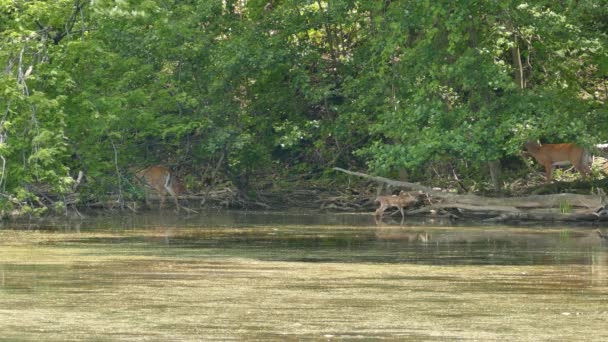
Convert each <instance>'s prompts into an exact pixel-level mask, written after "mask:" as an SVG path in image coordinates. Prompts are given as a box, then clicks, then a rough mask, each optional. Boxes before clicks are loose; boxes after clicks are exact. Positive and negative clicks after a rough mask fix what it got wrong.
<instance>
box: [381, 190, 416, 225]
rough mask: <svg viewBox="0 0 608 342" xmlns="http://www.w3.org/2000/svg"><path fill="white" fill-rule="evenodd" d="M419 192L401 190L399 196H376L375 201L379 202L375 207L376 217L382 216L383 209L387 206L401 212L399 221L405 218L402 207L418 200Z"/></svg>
mask: <svg viewBox="0 0 608 342" xmlns="http://www.w3.org/2000/svg"><path fill="white" fill-rule="evenodd" d="M419 195H420V194H419V193H417V192H416V193H414V194H412V193H411V192H406V191H401V192H399V196H395V195H392V196H378V197H376V202H378V203H380V207H379V208H378V209H376V219H379V218H382V215H383V214H384V211H385V210H386V209H388V208H393V207H395V208H398V209H399V211H400V212H401V221H403V219H405V212H404V211H403V208H407V207H408V206H410V205H412V204H414V203H416V202H418V196H419Z"/></svg>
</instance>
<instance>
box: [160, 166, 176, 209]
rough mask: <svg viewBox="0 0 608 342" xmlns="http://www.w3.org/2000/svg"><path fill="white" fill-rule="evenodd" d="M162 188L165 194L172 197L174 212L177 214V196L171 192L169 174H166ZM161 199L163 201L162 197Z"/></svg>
mask: <svg viewBox="0 0 608 342" xmlns="http://www.w3.org/2000/svg"><path fill="white" fill-rule="evenodd" d="M163 188H164V190H165V191H166V192H168V193H169V195H171V197H173V201H174V202H175V210H176V211H177V212H179V202H178V201H177V195H176V194H175V191H173V187H172V185H171V175H170V174H168V175H167V176H166V177H165V184H163ZM165 194H166V193H165ZM163 199H164V197H163ZM163 202H164V200H163Z"/></svg>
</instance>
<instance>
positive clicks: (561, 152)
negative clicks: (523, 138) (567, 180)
mask: <svg viewBox="0 0 608 342" xmlns="http://www.w3.org/2000/svg"><path fill="white" fill-rule="evenodd" d="M524 148H525V149H526V150H527V151H528V152H529V153H530V154H531V155H532V157H534V159H536V161H537V162H538V163H539V164H541V165H542V166H544V167H545V177H546V179H547V182H549V181H551V178H552V174H553V167H554V166H556V165H568V164H572V165H574V168H575V169H576V170H577V171H578V172H579V173H580V174H581V175H582V176H583V177H587V176H588V175H589V174H590V173H591V168H590V166H591V158H590V156H589V153H588V152H587V150H585V149H584V148H582V147H580V146H578V145H576V144H573V143H564V144H544V145H540V144H538V143H537V142H534V141H527V142H526V143H525V144H524Z"/></svg>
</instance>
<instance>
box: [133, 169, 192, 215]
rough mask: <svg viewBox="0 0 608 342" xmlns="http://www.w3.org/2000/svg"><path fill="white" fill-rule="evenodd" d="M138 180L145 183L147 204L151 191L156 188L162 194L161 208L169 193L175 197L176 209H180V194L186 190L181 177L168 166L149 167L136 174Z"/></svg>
mask: <svg viewBox="0 0 608 342" xmlns="http://www.w3.org/2000/svg"><path fill="white" fill-rule="evenodd" d="M135 176H136V177H137V180H138V181H139V182H140V183H142V184H143V185H145V186H146V187H147V188H148V189H146V204H148V206H149V202H150V200H149V195H150V194H149V191H150V189H153V190H155V191H156V192H157V193H158V195H159V196H160V205H159V209H162V208H163V205H164V204H165V199H166V197H167V194H169V195H171V197H173V201H174V202H175V210H176V211H179V209H180V206H179V202H178V196H179V195H180V194H181V193H183V192H184V190H185V189H184V186H183V185H182V183H181V182H180V181H179V179H178V178H177V177H176V176H175V175H174V174H173V173H172V172H171V170H169V169H168V168H166V167H164V166H161V165H156V166H150V167H147V168H145V169H143V170H141V171H139V172H137V173H136V174H135Z"/></svg>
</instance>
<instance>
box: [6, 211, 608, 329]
mask: <svg viewBox="0 0 608 342" xmlns="http://www.w3.org/2000/svg"><path fill="white" fill-rule="evenodd" d="M596 229H597V227H567V226H554V225H549V224H548V225H544V226H499V225H491V226H488V225H481V224H475V223H457V224H456V223H455V222H449V221H444V222H442V221H432V220H412V219H407V220H406V221H405V223H404V224H402V225H399V224H382V225H377V224H375V223H374V220H373V219H372V217H371V215H360V214H312V213H263V212H230V211H228V212H215V211H213V212H206V213H202V214H198V215H190V216H175V215H174V214H172V213H170V212H167V213H162V214H141V215H115V216H102V217H93V216H92V217H90V218H87V219H84V220H77V221H74V220H72V221H66V220H58V219H56V220H46V221H35V222H32V221H30V222H3V223H2V225H0V340H11V341H12V340H44V341H69V340H127V341H129V340H133V341H140V340H147V341H168V340H170V341H175V340H178V341H179V340H182V341H197V340H205V341H208V340H235V339H236V340H243V339H246V340H260V341H268V340H301V339H305V340H331V339H363V340H370V339H371V340H376V339H390V340H415V341H454V340H476V341H489V340H501V341H503V340H512V341H556V340H564V341H574V340H578V341H580V340H585V341H604V340H607V339H608V332H607V331H605V330H603V327H604V326H605V325H606V323H607V322H608V241H604V240H603V239H602V238H601V237H600V236H599V235H598V234H597V232H596ZM600 229H601V230H602V231H604V232H607V231H608V228H604V227H600Z"/></svg>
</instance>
